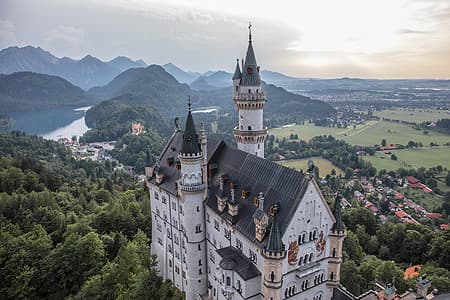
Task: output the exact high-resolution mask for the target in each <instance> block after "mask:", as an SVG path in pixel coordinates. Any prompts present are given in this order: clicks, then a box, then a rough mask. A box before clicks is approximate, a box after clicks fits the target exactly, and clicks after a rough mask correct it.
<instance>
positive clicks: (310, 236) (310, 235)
mask: <svg viewBox="0 0 450 300" xmlns="http://www.w3.org/2000/svg"><path fill="white" fill-rule="evenodd" d="M312 236H313V235H312V232H310V233H309V240H310V241H312V239H313V237H312Z"/></svg>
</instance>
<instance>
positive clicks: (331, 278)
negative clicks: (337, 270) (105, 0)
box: [330, 272, 334, 281]
mask: <svg viewBox="0 0 450 300" xmlns="http://www.w3.org/2000/svg"><path fill="white" fill-rule="evenodd" d="M330 280H331V281H334V273H333V272H331V275H330Z"/></svg>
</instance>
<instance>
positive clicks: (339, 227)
mask: <svg viewBox="0 0 450 300" xmlns="http://www.w3.org/2000/svg"><path fill="white" fill-rule="evenodd" d="M341 198H342V196H341V195H340V194H339V193H338V194H337V195H336V198H335V202H334V209H333V215H334V218H335V219H336V223H334V224H333V227H331V231H337V232H342V231H344V224H343V223H342V215H341Z"/></svg>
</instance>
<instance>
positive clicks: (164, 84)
mask: <svg viewBox="0 0 450 300" xmlns="http://www.w3.org/2000/svg"><path fill="white" fill-rule="evenodd" d="M89 94H90V95H92V96H95V97H101V98H103V99H109V98H117V99H116V101H119V102H122V103H134V104H147V105H151V106H153V107H155V108H156V109H158V110H159V112H160V113H161V114H163V115H165V116H167V117H173V116H174V114H181V113H183V112H185V111H186V103H187V98H188V95H191V94H192V91H191V90H190V89H189V86H188V85H186V84H181V83H179V82H178V81H177V80H176V79H175V78H174V77H173V76H172V75H170V74H169V73H167V72H166V71H164V69H163V68H162V67H161V66H158V65H150V66H148V67H146V68H135V69H130V70H127V71H125V72H123V73H121V74H120V75H118V76H117V77H116V78H114V80H112V81H111V82H110V83H108V84H107V85H105V86H102V87H96V88H93V89H90V90H89Z"/></svg>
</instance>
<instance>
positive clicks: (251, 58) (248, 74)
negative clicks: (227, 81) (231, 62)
mask: <svg viewBox="0 0 450 300" xmlns="http://www.w3.org/2000/svg"><path fill="white" fill-rule="evenodd" d="M251 27H252V25H251V24H250V25H249V26H248V31H249V34H248V48H247V54H246V56H245V62H244V66H243V68H242V81H241V85H242V86H259V85H261V78H260V77H259V67H258V65H257V64H256V57H255V52H254V51H253V45H252V31H251Z"/></svg>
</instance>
